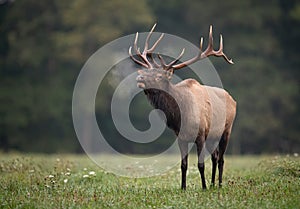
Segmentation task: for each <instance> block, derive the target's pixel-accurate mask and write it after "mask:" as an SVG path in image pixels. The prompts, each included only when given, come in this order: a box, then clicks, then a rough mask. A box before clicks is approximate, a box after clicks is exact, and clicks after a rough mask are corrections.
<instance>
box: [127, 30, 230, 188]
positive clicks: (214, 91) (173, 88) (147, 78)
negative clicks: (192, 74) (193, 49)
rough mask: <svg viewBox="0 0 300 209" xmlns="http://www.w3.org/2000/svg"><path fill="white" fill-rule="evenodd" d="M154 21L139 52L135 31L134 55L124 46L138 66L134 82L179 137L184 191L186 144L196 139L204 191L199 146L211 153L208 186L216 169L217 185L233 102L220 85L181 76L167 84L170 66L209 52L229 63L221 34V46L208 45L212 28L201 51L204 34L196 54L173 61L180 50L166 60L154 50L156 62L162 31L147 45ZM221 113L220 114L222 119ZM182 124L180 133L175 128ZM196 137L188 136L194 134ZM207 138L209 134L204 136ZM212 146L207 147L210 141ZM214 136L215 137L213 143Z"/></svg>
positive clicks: (210, 42)
mask: <svg viewBox="0 0 300 209" xmlns="http://www.w3.org/2000/svg"><path fill="white" fill-rule="evenodd" d="M155 26H156V25H154V26H153V27H152V29H151V31H150V32H149V34H148V36H147V37H146V40H145V46H144V50H143V52H141V51H140V49H139V48H138V46H137V40H138V33H136V36H135V40H134V44H133V49H134V50H135V53H136V55H133V54H132V47H130V48H129V55H130V58H131V59H132V60H133V61H134V62H135V63H137V64H138V65H140V66H142V67H143V68H144V69H143V70H138V76H137V78H136V80H137V86H138V87H139V88H142V89H143V91H144V93H145V94H146V96H147V98H148V100H149V101H150V103H151V105H152V106H153V107H154V108H156V109H159V110H161V111H162V112H163V113H164V114H165V119H166V123H167V126H168V127H169V128H171V129H172V130H173V131H174V132H175V134H176V135H177V138H178V145H179V150H180V153H181V172H182V181H181V188H182V189H186V172H187V167H188V143H195V144H196V147H197V155H198V169H199V172H200V176H201V180H202V188H203V189H206V182H205V176H204V154H203V153H204V151H203V150H204V149H203V148H204V147H205V146H206V149H207V150H208V151H209V153H210V154H211V160H212V179H211V183H212V185H214V184H215V175H216V168H217V166H218V170H219V186H220V187H221V186H222V174H223V166H224V153H225V150H226V147H227V144H228V141H229V137H230V133H231V129H232V125H233V121H234V119H235V114H236V102H235V101H234V99H233V98H232V97H231V96H230V94H229V93H227V92H226V91H225V90H224V89H221V88H217V87H211V86H206V85H201V84H200V83H199V82H197V81H196V80H194V79H186V80H183V81H181V82H179V83H177V84H173V83H172V82H171V78H172V75H173V72H174V71H175V70H178V69H181V68H183V67H186V66H188V65H190V64H192V63H195V62H197V61H199V60H202V59H204V58H206V57H209V56H217V57H223V58H224V59H225V60H226V61H227V62H228V63H230V64H233V61H232V60H231V59H228V58H227V56H226V55H225V54H224V52H223V39H222V35H220V48H219V50H218V51H215V50H214V49H213V37H212V26H210V31H209V42H208V46H207V48H206V49H205V50H204V51H203V50H202V45H203V38H201V41H200V47H199V53H198V54H197V55H196V56H195V57H194V58H192V59H189V60H187V61H185V62H182V63H178V62H179V59H180V58H181V57H182V56H183V54H184V49H183V50H182V52H181V53H180V55H179V56H178V57H177V58H176V59H175V60H173V61H172V62H170V63H169V64H166V62H165V60H164V59H163V57H162V56H161V55H160V54H157V56H158V59H159V61H160V63H158V62H157V60H155V58H154V57H153V54H154V53H153V52H154V49H155V47H156V46H157V45H158V43H159V42H160V41H161V40H162V38H163V36H164V34H161V36H160V37H159V38H158V40H157V41H156V42H155V43H154V44H153V46H152V47H149V43H148V42H149V39H150V37H151V34H152V33H153V31H154V28H155ZM222 117H223V118H222ZM182 126H184V127H185V128H184V131H181V130H180V129H181V128H182ZM191 132H195V133H196V137H195V138H194V139H191V138H189V137H191V136H192V135H193V134H189V133H191ZM209 136H210V137H209ZM210 140H211V142H212V143H211V144H216V143H215V142H217V144H216V146H207V144H209V141H210ZM216 140H217V141H216Z"/></svg>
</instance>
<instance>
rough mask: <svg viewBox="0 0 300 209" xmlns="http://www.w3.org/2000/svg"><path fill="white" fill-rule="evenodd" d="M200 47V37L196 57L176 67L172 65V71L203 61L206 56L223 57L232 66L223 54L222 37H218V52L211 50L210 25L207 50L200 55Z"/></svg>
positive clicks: (231, 62) (201, 45) (201, 40)
mask: <svg viewBox="0 0 300 209" xmlns="http://www.w3.org/2000/svg"><path fill="white" fill-rule="evenodd" d="M202 47H203V38H202V37H201V39H200V46H199V53H198V55H197V56H195V57H194V58H192V59H190V60H187V61H185V62H182V63H180V64H177V65H173V66H172V68H173V69H174V70H178V69H180V68H183V67H185V66H188V65H190V64H193V63H195V62H197V61H198V60H201V59H204V58H206V57H208V56H212V55H213V56H216V57H223V58H224V59H225V60H226V61H227V62H228V63H230V64H234V63H233V61H232V59H228V57H227V56H226V55H225V54H224V52H223V37H222V35H220V48H219V50H218V51H215V50H214V49H213V36H212V25H210V27H209V38H208V45H207V48H206V49H205V51H203V52H202V53H201V51H202Z"/></svg>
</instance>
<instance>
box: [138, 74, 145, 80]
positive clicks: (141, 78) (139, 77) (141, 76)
mask: <svg viewBox="0 0 300 209" xmlns="http://www.w3.org/2000/svg"><path fill="white" fill-rule="evenodd" d="M144 79H145V77H144V76H143V75H138V76H137V77H136V81H143V80H144Z"/></svg>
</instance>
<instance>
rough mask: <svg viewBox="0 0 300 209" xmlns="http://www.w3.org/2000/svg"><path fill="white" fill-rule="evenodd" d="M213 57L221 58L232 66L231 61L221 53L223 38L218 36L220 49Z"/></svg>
mask: <svg viewBox="0 0 300 209" xmlns="http://www.w3.org/2000/svg"><path fill="white" fill-rule="evenodd" d="M215 56H218V57H223V58H224V59H225V60H226V61H227V62H228V63H230V64H234V62H233V61H232V59H229V58H228V57H227V56H226V55H225V54H224V52H223V36H222V34H220V48H219V50H218V51H216V52H215Z"/></svg>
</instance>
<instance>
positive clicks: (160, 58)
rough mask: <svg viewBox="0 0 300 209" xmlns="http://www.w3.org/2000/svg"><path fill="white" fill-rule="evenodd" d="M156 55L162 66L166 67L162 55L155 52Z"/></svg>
mask: <svg viewBox="0 0 300 209" xmlns="http://www.w3.org/2000/svg"><path fill="white" fill-rule="evenodd" d="M157 56H158V58H159V60H160V63H161V65H162V66H163V68H164V69H165V68H167V64H166V62H165V60H164V59H163V58H162V56H161V55H160V54H157Z"/></svg>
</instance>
